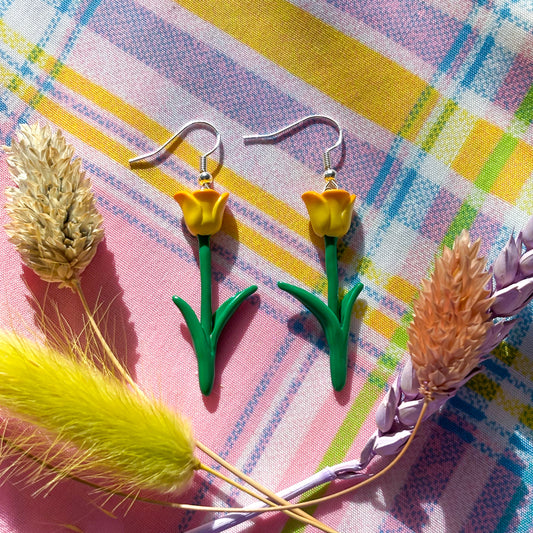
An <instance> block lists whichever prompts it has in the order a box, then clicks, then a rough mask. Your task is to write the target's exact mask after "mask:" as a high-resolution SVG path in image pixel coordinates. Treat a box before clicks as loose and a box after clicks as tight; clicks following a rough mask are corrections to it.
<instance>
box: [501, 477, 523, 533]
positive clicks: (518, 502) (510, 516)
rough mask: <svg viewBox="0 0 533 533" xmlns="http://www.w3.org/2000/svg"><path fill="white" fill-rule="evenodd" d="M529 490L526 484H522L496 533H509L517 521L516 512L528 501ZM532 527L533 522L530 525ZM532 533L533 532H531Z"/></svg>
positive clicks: (502, 517) (508, 506)
mask: <svg viewBox="0 0 533 533" xmlns="http://www.w3.org/2000/svg"><path fill="white" fill-rule="evenodd" d="M528 493H529V490H528V488H527V486H526V484H525V483H524V482H522V483H520V484H519V485H518V487H517V489H516V490H515V493H514V494H513V497H512V498H511V501H510V502H509V504H508V505H507V508H506V509H505V511H504V513H503V515H502V516H501V518H500V521H499V522H498V525H497V526H496V528H495V529H494V533H508V532H509V531H511V530H510V529H509V527H510V525H511V523H512V522H513V521H514V520H515V519H516V511H517V509H519V508H520V507H521V506H522V503H523V502H524V500H525V499H526V496H527V495H528ZM529 525H530V526H531V522H530V523H529ZM530 531H531V530H530Z"/></svg>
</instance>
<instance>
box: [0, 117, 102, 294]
mask: <svg viewBox="0 0 533 533" xmlns="http://www.w3.org/2000/svg"><path fill="white" fill-rule="evenodd" d="M4 150H5V151H6V153H7V155H8V158H7V163H8V166H9V170H10V173H11V176H12V177H13V180H14V181H15V183H16V185H17V187H9V188H8V189H7V190H6V196H7V203H6V210H7V212H8V214H9V216H10V218H11V221H10V222H9V223H8V224H7V225H6V227H5V229H6V232H7V234H8V235H9V240H10V241H11V242H12V243H13V244H14V245H15V246H16V247H17V249H18V251H19V252H20V255H21V256H22V259H23V261H24V263H26V265H27V266H28V267H30V268H31V269H32V270H34V271H35V272H36V273H37V274H38V275H39V276H40V277H41V278H42V279H43V280H45V281H51V282H58V283H60V286H62V287H65V286H67V287H73V284H74V283H75V282H76V280H77V278H78V276H79V275H80V274H81V272H82V271H83V270H84V269H85V267H86V266H87V265H88V264H89V263H90V261H91V260H92V258H93V256H94V254H95V253H96V248H97V246H98V243H99V242H100V241H101V240H102V237H103V235H104V231H103V228H102V216H101V215H100V213H99V212H98V211H97V210H96V207H95V202H94V197H93V194H92V192H91V190H90V182H89V180H88V179H87V178H86V177H85V172H83V171H82V170H81V168H80V167H81V162H80V160H79V159H72V158H73V155H74V148H73V146H71V145H68V144H67V143H66V141H65V138H64V137H63V135H62V133H61V131H57V132H54V133H53V132H52V131H51V130H50V127H49V126H44V127H41V126H40V125H39V124H33V125H31V126H29V125H22V126H21V128H20V130H19V131H18V132H17V139H13V141H12V144H11V147H4Z"/></svg>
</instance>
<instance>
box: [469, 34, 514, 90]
mask: <svg viewBox="0 0 533 533" xmlns="http://www.w3.org/2000/svg"><path fill="white" fill-rule="evenodd" d="M514 57H515V54H514V53H513V52H511V51H510V50H508V49H507V48H505V47H503V46H499V45H495V46H494V47H493V48H492V49H491V51H490V53H488V54H487V57H486V58H485V61H484V62H483V64H482V65H481V67H480V68H479V70H478V73H477V75H476V77H475V79H474V80H473V81H472V83H471V85H470V88H471V89H472V90H473V91H475V92H476V93H477V94H479V95H481V96H483V97H484V98H487V99H489V100H491V99H492V98H494V96H495V95H496V94H497V92H498V90H499V88H500V85H501V83H502V82H503V80H504V78H505V76H506V75H507V73H508V72H509V69H510V68H511V66H512V64H513V59H514Z"/></svg>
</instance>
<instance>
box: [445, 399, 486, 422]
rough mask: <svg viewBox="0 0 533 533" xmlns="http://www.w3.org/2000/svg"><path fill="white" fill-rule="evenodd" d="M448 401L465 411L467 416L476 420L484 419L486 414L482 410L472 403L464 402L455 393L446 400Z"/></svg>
mask: <svg viewBox="0 0 533 533" xmlns="http://www.w3.org/2000/svg"><path fill="white" fill-rule="evenodd" d="M448 403H449V404H450V405H451V406H452V407H454V408H455V409H458V410H459V411H462V412H463V413H466V414H467V415H468V416H470V417H471V418H473V419H474V420H477V421H478V422H480V421H482V420H485V418H486V415H485V413H484V412H483V411H481V410H480V409H476V408H475V407H474V406H473V405H472V404H470V403H468V402H465V401H464V400H463V399H461V398H459V397H458V396H457V395H456V396H454V397H453V398H451V399H450V400H448Z"/></svg>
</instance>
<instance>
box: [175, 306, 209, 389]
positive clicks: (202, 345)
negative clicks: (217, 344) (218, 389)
mask: <svg viewBox="0 0 533 533" xmlns="http://www.w3.org/2000/svg"><path fill="white" fill-rule="evenodd" d="M172 301H173V302H174V303H175V304H176V305H177V306H178V308H179V310H180V311H181V314H182V315H183V318H184V319H185V322H186V323H187V327H188V328H189V332H190V334H191V338H192V343H193V346H194V352H195V354H196V360H197V361H198V380H199V382H200V389H201V391H202V393H203V394H205V395H206V396H207V395H208V394H209V393H210V392H211V389H212V388H213V382H214V381H215V350H214V349H212V347H211V339H210V338H209V332H205V331H204V328H202V324H200V321H199V320H198V318H197V317H196V314H195V312H194V311H193V309H192V307H191V306H190V305H189V304H188V303H187V302H186V301H185V300H183V299H182V298H179V297H178V296H173V297H172Z"/></svg>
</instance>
